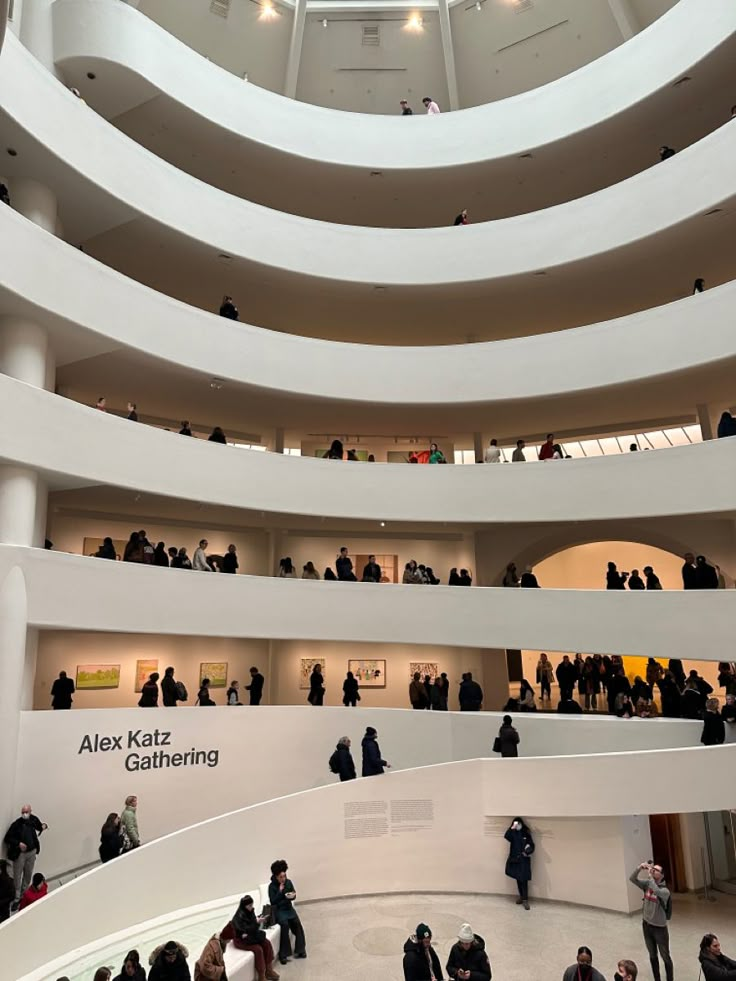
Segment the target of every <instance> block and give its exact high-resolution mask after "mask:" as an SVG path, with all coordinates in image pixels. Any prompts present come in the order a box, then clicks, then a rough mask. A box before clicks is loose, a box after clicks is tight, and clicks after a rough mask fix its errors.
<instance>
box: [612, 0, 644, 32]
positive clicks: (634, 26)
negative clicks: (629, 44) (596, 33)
mask: <svg viewBox="0 0 736 981" xmlns="http://www.w3.org/2000/svg"><path fill="white" fill-rule="evenodd" d="M608 6H609V7H610V10H611V13H612V14H613V19H614V20H615V21H616V26H617V27H618V29H619V30H620V31H621V37H622V38H623V39H624V41H629V40H630V39H631V38H632V37H633V36H634V35H635V34H638V33H639V31H640V30H641V24H640V23H639V20H638V18H637V16H636V14H635V13H634V10H633V8H632V6H631V3H630V0H608Z"/></svg>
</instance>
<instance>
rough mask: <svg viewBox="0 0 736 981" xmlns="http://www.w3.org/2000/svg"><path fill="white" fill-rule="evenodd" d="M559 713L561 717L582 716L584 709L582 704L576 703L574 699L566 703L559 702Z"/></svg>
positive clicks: (569, 699) (568, 699) (567, 699)
mask: <svg viewBox="0 0 736 981" xmlns="http://www.w3.org/2000/svg"><path fill="white" fill-rule="evenodd" d="M557 711H558V712H559V713H560V715H582V714H583V708H582V705H581V704H580V702H576V701H575V699H574V698H566V699H565V701H564V702H562V701H561V702H559V703H558V705H557Z"/></svg>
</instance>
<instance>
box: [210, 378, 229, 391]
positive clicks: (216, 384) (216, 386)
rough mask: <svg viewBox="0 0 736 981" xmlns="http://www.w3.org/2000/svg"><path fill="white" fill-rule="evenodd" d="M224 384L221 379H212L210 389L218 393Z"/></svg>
mask: <svg viewBox="0 0 736 981" xmlns="http://www.w3.org/2000/svg"><path fill="white" fill-rule="evenodd" d="M224 384H225V382H224V381H223V380H222V378H213V379H212V381H211V382H210V388H214V390H215V391H216V392H219V391H220V389H221V388H222V386H223V385H224Z"/></svg>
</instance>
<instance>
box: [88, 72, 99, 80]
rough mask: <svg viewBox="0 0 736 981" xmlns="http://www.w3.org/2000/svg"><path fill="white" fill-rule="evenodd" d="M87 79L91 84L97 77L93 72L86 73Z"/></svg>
mask: <svg viewBox="0 0 736 981" xmlns="http://www.w3.org/2000/svg"><path fill="white" fill-rule="evenodd" d="M87 78H88V79H89V80H90V81H91V82H94V80H95V79H96V78H97V76H96V75H95V73H94V72H87Z"/></svg>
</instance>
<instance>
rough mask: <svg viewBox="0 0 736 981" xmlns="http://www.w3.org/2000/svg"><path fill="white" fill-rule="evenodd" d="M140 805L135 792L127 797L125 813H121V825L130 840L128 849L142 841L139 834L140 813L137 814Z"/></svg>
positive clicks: (135, 846)
mask: <svg viewBox="0 0 736 981" xmlns="http://www.w3.org/2000/svg"><path fill="white" fill-rule="evenodd" d="M137 807H138V798H137V797H136V796H135V794H131V795H130V797H126V798H125V807H124V808H123V813H122V814H121V815H120V825H121V827H122V829H123V831H124V832H125V836H126V837H127V839H128V841H129V842H130V844H129V846H128V848H126V851H128V850H129V849H130V848H137V847H138V846H139V845H140V843H141V838H140V835H139V834H138V815H137V814H136V809H137Z"/></svg>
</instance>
